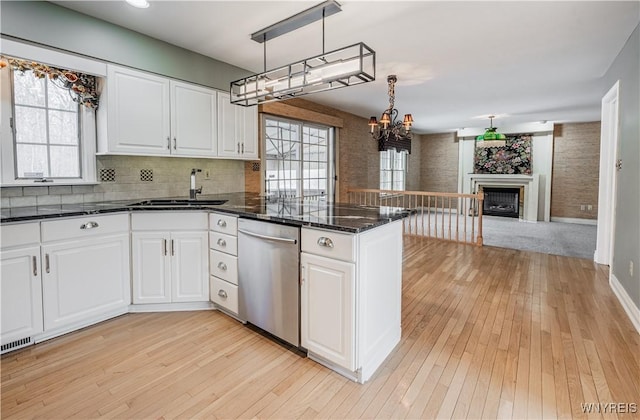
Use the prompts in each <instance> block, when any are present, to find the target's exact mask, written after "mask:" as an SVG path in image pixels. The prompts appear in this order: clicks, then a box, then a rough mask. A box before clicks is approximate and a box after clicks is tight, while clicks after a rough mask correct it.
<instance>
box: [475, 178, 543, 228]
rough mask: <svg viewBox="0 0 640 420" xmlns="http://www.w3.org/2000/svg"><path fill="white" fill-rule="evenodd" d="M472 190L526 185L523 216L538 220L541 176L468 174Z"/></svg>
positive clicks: (528, 219) (534, 220)
mask: <svg viewBox="0 0 640 420" xmlns="http://www.w3.org/2000/svg"><path fill="white" fill-rule="evenodd" d="M467 182H468V184H467V185H469V187H470V191H471V192H473V193H475V192H477V191H478V187H480V186H482V187H503V188H512V187H524V206H523V207H524V208H523V212H522V213H523V214H522V218H523V219H524V220H526V221H527V222H537V221H538V189H539V186H538V184H539V176H538V174H533V175H510V174H467Z"/></svg>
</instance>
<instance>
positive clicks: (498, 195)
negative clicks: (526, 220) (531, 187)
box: [482, 187, 520, 218]
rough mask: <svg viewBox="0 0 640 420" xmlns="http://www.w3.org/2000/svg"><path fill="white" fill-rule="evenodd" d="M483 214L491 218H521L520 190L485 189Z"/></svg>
mask: <svg viewBox="0 0 640 420" xmlns="http://www.w3.org/2000/svg"><path fill="white" fill-rule="evenodd" d="M482 191H484V206H483V208H482V212H483V214H486V215H489V216H503V217H515V218H517V217H519V216H520V188H490V187H484V188H483V189H482Z"/></svg>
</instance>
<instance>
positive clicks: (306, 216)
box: [0, 192, 408, 233]
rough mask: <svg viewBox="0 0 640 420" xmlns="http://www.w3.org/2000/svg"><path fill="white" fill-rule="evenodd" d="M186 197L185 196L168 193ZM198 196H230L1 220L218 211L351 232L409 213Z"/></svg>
mask: <svg viewBox="0 0 640 420" xmlns="http://www.w3.org/2000/svg"><path fill="white" fill-rule="evenodd" d="M168 199H186V197H168ZM198 200H227V202H226V203H224V204H221V205H204V204H203V205H200V204H193V203H192V204H189V205H188V206H179V205H166V206H158V205H154V206H147V205H139V204H138V203H140V202H142V201H145V200H126V201H106V202H96V203H84V204H63V205H43V206H37V207H15V208H3V209H1V218H0V222H1V223H10V222H19V221H29V220H42V219H52V218H58V217H70V216H82V215H89V214H104V213H112V212H122V211H167V210H174V211H185V210H187V211H193V210H196V211H202V210H206V211H219V212H223V213H231V214H235V215H238V216H240V217H244V218H250V219H260V220H266V221H271V222H275V223H283V224H288V225H295V226H313V227H319V228H325V229H332V230H338V231H344V232H350V233H358V232H362V231H365V230H368V229H372V228H375V227H376V226H380V225H383V224H386V223H389V222H391V221H394V220H398V219H401V218H403V217H405V216H406V215H407V214H408V210H406V209H402V208H398V207H371V206H361V205H355V204H347V203H330V202H327V200H326V199H306V200H301V199H297V198H267V197H263V196H260V195H258V194H254V193H243V192H240V193H226V194H215V195H206V196H198Z"/></svg>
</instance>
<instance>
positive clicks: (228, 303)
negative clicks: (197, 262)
mask: <svg viewBox="0 0 640 420" xmlns="http://www.w3.org/2000/svg"><path fill="white" fill-rule="evenodd" d="M210 279H211V282H210V284H209V286H210V287H209V290H210V291H211V301H212V302H213V303H215V304H217V305H220V306H222V307H223V308H225V309H227V310H229V311H231V312H233V313H234V314H237V313H238V286H236V285H235V284H231V283H227V282H226V281H224V280H220V279H219V278H217V277H214V276H211V277H210Z"/></svg>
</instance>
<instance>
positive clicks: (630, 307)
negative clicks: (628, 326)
mask: <svg viewBox="0 0 640 420" xmlns="http://www.w3.org/2000/svg"><path fill="white" fill-rule="evenodd" d="M609 285H610V286H611V290H613V293H614V294H615V295H616V297H617V298H618V300H619V301H620V304H621V305H622V307H623V308H624V311H625V312H626V313H627V315H628V316H629V319H630V320H631V323H632V324H633V326H634V327H635V328H636V331H638V334H640V308H638V307H637V306H636V305H635V304H634V303H633V301H632V300H631V297H629V294H628V293H627V291H626V290H624V288H623V287H622V285H621V284H620V281H619V280H618V278H617V277H616V276H615V275H614V274H613V273H611V276H610V277H609Z"/></svg>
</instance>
